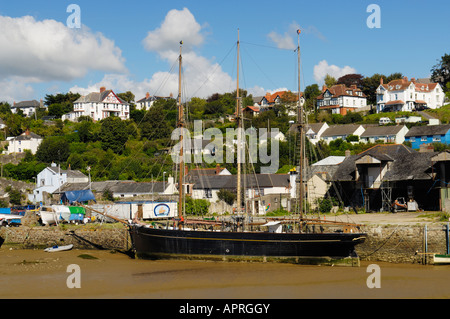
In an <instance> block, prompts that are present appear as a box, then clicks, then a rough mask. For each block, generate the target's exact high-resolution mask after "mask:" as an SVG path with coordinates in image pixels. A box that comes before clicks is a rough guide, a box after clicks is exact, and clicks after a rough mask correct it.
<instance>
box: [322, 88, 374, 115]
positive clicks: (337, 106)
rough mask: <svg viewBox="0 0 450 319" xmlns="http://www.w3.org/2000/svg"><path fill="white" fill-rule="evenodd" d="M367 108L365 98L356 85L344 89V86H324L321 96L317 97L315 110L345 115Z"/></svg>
mask: <svg viewBox="0 0 450 319" xmlns="http://www.w3.org/2000/svg"><path fill="white" fill-rule="evenodd" d="M365 106H367V97H366V95H365V94H364V93H363V92H362V91H361V89H359V88H357V87H356V85H352V86H351V87H346V86H345V85H344V84H337V85H333V86H332V87H331V88H327V87H326V86H324V87H323V88H322V94H320V95H319V96H318V97H317V108H318V109H319V110H329V111H331V113H332V114H341V115H346V114H347V113H348V112H355V111H357V110H358V109H359V108H363V107H365Z"/></svg>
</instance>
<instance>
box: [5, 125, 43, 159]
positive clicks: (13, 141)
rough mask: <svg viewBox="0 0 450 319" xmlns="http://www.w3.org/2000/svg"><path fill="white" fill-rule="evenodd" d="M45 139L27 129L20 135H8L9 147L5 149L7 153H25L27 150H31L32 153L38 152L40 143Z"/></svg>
mask: <svg viewBox="0 0 450 319" xmlns="http://www.w3.org/2000/svg"><path fill="white" fill-rule="evenodd" d="M43 140H44V139H43V138H42V137H41V136H39V135H37V134H35V133H33V132H30V131H29V130H26V131H25V132H24V133H22V134H21V135H19V136H16V137H8V138H7V139H6V141H7V142H8V148H7V149H6V150H5V151H4V153H5V154H13V153H23V152H25V150H30V151H31V153H32V154H36V152H37V149H38V147H39V145H41V143H42V141H43Z"/></svg>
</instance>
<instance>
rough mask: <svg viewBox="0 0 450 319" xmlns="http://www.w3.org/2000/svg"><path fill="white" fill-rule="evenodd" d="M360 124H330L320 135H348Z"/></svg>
mask: <svg viewBox="0 0 450 319" xmlns="http://www.w3.org/2000/svg"><path fill="white" fill-rule="evenodd" d="M360 126H361V125H359V124H345V125H342V124H340V125H331V126H330V127H328V128H327V129H326V130H325V132H323V133H322V137H328V136H343V135H350V134H353V133H355V131H356V130H357V129H358V127H360Z"/></svg>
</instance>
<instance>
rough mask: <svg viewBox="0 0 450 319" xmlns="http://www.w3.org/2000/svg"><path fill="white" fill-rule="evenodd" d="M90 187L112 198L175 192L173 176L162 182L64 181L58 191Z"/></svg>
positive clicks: (171, 193)
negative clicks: (108, 194) (109, 194)
mask: <svg viewBox="0 0 450 319" xmlns="http://www.w3.org/2000/svg"><path fill="white" fill-rule="evenodd" d="M86 189H91V190H92V191H93V192H94V193H97V194H102V195H103V194H104V193H105V192H110V193H111V195H112V196H113V197H114V198H126V199H129V198H133V197H137V196H145V195H154V196H160V195H173V194H175V193H176V192H177V188H176V185H175V183H174V178H173V177H172V176H169V177H168V178H167V181H163V182H134V181H100V182H91V183H89V182H78V183H65V184H64V185H63V186H62V187H61V189H60V192H61V193H64V192H67V191H76V190H86Z"/></svg>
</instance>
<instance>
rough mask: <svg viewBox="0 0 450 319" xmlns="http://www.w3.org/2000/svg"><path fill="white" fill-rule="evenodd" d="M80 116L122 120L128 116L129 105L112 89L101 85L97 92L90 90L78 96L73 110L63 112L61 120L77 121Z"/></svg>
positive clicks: (99, 119)
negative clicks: (90, 91) (114, 117)
mask: <svg viewBox="0 0 450 319" xmlns="http://www.w3.org/2000/svg"><path fill="white" fill-rule="evenodd" d="M80 116H89V117H91V118H92V119H93V120H94V121H101V120H103V119H105V118H107V117H110V116H117V117H119V118H121V119H122V120H126V119H129V118H130V105H129V104H128V103H127V102H126V101H124V100H122V99H121V98H119V97H118V96H117V95H116V93H114V92H113V90H106V88H105V87H101V88H100V91H99V92H92V93H89V94H88V95H86V96H82V97H80V98H79V99H78V100H76V101H75V102H74V103H73V112H71V113H68V114H64V115H63V116H62V120H63V121H64V120H69V121H73V122H74V121H77V120H78V118H79V117H80Z"/></svg>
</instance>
